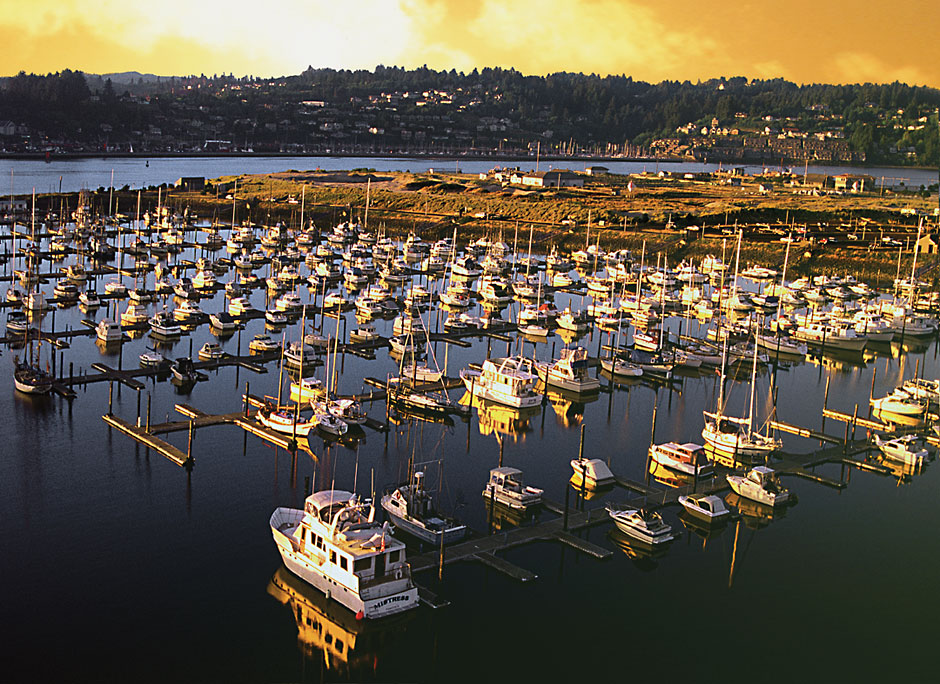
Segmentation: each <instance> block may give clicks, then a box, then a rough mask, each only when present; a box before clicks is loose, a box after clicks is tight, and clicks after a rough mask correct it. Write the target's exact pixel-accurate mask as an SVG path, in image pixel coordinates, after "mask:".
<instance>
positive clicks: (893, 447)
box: [874, 435, 929, 467]
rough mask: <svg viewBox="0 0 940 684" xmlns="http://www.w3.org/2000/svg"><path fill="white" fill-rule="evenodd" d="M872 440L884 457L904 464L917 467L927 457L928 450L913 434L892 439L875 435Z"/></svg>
mask: <svg viewBox="0 0 940 684" xmlns="http://www.w3.org/2000/svg"><path fill="white" fill-rule="evenodd" d="M874 442H875V446H877V447H878V448H879V449H880V450H881V453H883V454H884V455H885V457H886V458H890V459H891V460H892V461H898V462H900V463H904V464H905V465H912V466H915V467H919V466H922V465H923V464H924V462H926V460H927V458H928V457H929V452H928V451H927V449H925V448H924V447H923V442H922V441H921V440H920V439H918V438H917V437H916V436H915V435H903V436H901V437H895V438H894V439H882V438H881V435H875V437H874Z"/></svg>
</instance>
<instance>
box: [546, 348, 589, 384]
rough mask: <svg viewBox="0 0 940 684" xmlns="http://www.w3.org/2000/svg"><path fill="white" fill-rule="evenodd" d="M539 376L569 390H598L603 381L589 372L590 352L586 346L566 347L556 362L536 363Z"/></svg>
mask: <svg viewBox="0 0 940 684" xmlns="http://www.w3.org/2000/svg"><path fill="white" fill-rule="evenodd" d="M535 368H536V371H537V372H538V375H539V378H540V379H541V380H542V382H544V383H545V384H547V385H549V386H551V387H558V388H560V389H563V390H568V391H569V392H578V393H581V392H596V391H597V390H599V389H600V387H601V381H600V380H598V379H597V378H595V377H591V376H590V375H589V374H588V352H587V349H585V348H584V347H575V348H574V349H571V348H567V347H566V348H565V349H562V350H561V355H560V357H559V358H558V360H557V361H555V362H554V363H536V364H535Z"/></svg>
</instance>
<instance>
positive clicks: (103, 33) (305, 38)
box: [0, 0, 940, 87]
mask: <svg viewBox="0 0 940 684" xmlns="http://www.w3.org/2000/svg"><path fill="white" fill-rule="evenodd" d="M248 7H249V6H248V5H247V4H243V3H238V2H232V1H231V0H228V1H227V2H221V1H219V0H197V1H193V0H161V2H159V3H152V2H149V3H142V2H138V1H137V0H124V1H123V2H117V1H116V0H98V1H96V2H93V3H90V2H87V1H79V0H32V1H31V2H29V3H26V2H23V1H22V0H0V44H2V45H3V46H4V49H3V50H2V51H0V74H6V75H9V74H15V73H16V72H18V71H20V70H25V71H31V72H37V73H45V72H48V71H58V70H61V69H65V68H70V69H80V70H82V71H87V72H93V73H103V72H114V71H140V72H150V73H157V74H162V75H183V74H190V73H206V74H212V73H222V72H225V73H228V72H232V73H234V74H236V75H243V74H253V75H256V76H259V75H261V76H269V75H284V74H296V73H299V72H300V71H302V70H303V69H305V68H306V67H307V65H313V66H329V67H336V68H366V69H371V68H373V67H375V66H376V65H377V64H385V65H398V66H405V67H415V66H420V65H422V64H427V65H428V66H429V67H433V68H438V69H441V68H446V69H450V68H452V67H453V68H456V69H458V70H463V71H468V70H471V69H473V68H474V67H484V66H502V67H506V68H508V67H513V68H515V69H517V70H519V71H521V72H523V73H527V74H545V73H549V72H553V71H583V72H594V73H599V74H609V73H616V74H620V73H624V74H628V75H631V76H633V77H634V78H637V79H642V80H647V81H660V80H663V79H672V80H685V79H689V80H692V81H695V80H697V79H707V78H712V77H716V76H748V77H755V78H775V77H782V78H786V79H788V80H792V81H796V82H799V83H821V82H826V83H856V82H891V81H895V80H899V81H903V82H907V83H910V84H918V85H930V86H933V87H940V41H937V40H936V38H935V36H933V33H934V31H935V29H936V27H937V26H940V2H937V1H936V0H909V1H908V2H904V3H890V2H884V0H878V1H877V2H876V1H874V0H852V1H851V2H849V1H843V0H835V1H832V0H830V2H819V0H812V1H811V0H791V1H790V2H788V3H783V4H781V3H768V2H749V1H747V0H743V1H739V2H737V3H702V2H699V1H695V2H693V1H692V0H540V1H539V2H535V3H524V2H518V1H516V2H507V1H505V0H498V1H497V0H473V1H472V2H467V1H464V0H351V1H349V2H338V1H337V0H269V2H267V3H252V5H251V6H250V7H252V9H248Z"/></svg>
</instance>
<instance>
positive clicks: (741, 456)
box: [702, 411, 783, 461]
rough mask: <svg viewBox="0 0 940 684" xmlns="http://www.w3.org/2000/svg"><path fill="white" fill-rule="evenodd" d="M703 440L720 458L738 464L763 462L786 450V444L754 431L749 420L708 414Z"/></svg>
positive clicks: (703, 430) (705, 412)
mask: <svg viewBox="0 0 940 684" xmlns="http://www.w3.org/2000/svg"><path fill="white" fill-rule="evenodd" d="M703 413H704V416H705V427H704V428H703V429H702V439H704V440H705V443H706V444H707V445H708V446H709V447H711V448H712V450H713V451H714V452H716V454H719V455H722V456H732V457H733V458H734V460H736V461H747V460H751V461H753V460H760V459H763V458H765V457H766V456H768V455H770V454H771V453H773V452H774V451H776V450H777V449H780V448H782V446H783V443H782V442H781V441H780V440H779V439H775V438H774V437H771V436H769V435H762V434H761V433H759V432H757V431H755V430H753V429H751V421H750V420H749V419H748V418H737V417H733V416H723V415H721V414H719V413H710V412H708V411H704V412H703Z"/></svg>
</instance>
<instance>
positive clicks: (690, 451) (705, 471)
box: [649, 442, 714, 477]
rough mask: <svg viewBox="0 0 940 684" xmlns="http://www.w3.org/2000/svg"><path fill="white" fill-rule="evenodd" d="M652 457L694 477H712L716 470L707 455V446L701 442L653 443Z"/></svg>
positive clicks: (668, 466)
mask: <svg viewBox="0 0 940 684" xmlns="http://www.w3.org/2000/svg"><path fill="white" fill-rule="evenodd" d="M649 455H650V458H651V459H652V460H653V461H654V462H656V463H658V464H659V465H661V466H664V467H666V468H669V469H670V470H675V471H677V472H680V473H683V474H685V475H691V476H693V477H711V476H712V475H713V474H714V472H713V470H712V464H711V463H710V462H709V460H708V456H706V455H705V447H703V446H702V445H701V444H694V443H692V442H687V443H686V444H678V443H676V442H666V443H665V444H651V445H650V448H649Z"/></svg>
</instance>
